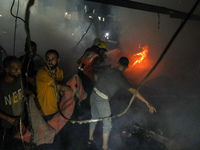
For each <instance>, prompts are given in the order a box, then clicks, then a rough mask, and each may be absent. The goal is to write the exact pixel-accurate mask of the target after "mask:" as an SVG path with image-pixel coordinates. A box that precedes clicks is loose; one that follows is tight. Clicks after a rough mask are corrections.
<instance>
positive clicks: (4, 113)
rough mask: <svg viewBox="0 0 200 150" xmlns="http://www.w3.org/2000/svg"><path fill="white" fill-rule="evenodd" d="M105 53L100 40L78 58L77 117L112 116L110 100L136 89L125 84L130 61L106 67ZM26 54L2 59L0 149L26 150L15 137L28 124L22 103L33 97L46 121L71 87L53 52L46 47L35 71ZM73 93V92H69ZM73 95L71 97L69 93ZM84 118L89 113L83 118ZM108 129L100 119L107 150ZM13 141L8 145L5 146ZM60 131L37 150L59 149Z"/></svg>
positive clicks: (108, 124)
mask: <svg viewBox="0 0 200 150" xmlns="http://www.w3.org/2000/svg"><path fill="white" fill-rule="evenodd" d="M30 47H31V50H32V51H31V52H32V53H33V55H35V54H36V53H37V44H36V43H35V42H33V41H31V42H30ZM107 51H108V47H107V44H106V43H105V42H104V41H101V40H98V41H95V43H94V45H92V46H91V47H89V48H88V49H87V50H86V51H85V52H84V54H83V55H82V57H81V58H80V59H79V60H78V61H77V63H78V68H77V70H78V73H77V74H78V76H79V78H80V79H81V81H82V85H83V88H84V90H85V92H86V93H87V98H86V100H85V101H83V105H82V107H81V108H80V109H79V112H78V114H77V119H80V118H79V117H80V116H81V117H82V118H84V116H87V117H88V116H91V118H92V119H99V118H104V117H110V116H111V109H110V103H109V101H110V99H111V98H112V96H113V95H114V94H115V93H116V92H118V91H119V90H121V89H126V90H128V91H129V92H130V93H132V94H135V91H136V90H135V89H134V88H133V87H132V86H131V85H130V84H129V82H128V80H127V79H126V77H125V76H124V75H123V71H124V70H125V69H127V68H128V65H129V60H128V58H127V57H121V58H120V59H119V61H118V66H117V67H116V68H111V65H108V66H103V65H102V62H104V60H105V59H106V57H107V56H106V52H107ZM32 58H33V57H32V56H30V50H29V46H28V45H27V43H26V44H25V55H23V56H21V57H20V58H17V57H15V56H8V57H6V58H5V59H4V61H3V67H4V75H3V77H2V78H1V81H0V84H1V85H0V119H1V130H0V132H1V137H0V142H1V143H0V145H1V149H11V150H12V149H15V150H16V149H22V148H26V146H24V143H23V142H22V141H21V140H20V139H16V138H15V137H14V135H15V134H17V132H19V125H20V123H21V122H23V123H24V124H25V126H29V125H30V124H29V123H30V122H29V119H28V115H27V110H26V109H27V108H26V105H25V102H26V100H27V99H29V98H34V99H35V102H36V103H37V106H38V109H39V110H40V112H41V113H42V116H43V119H44V120H45V121H46V122H48V121H49V120H51V119H52V117H53V116H54V115H55V114H56V113H58V111H59V110H58V106H57V105H58V103H57V101H58V100H60V99H61V97H62V95H63V92H65V91H72V88H71V87H70V86H68V85H66V84H64V83H63V79H64V72H63V70H62V69H61V68H60V67H59V62H60V57H59V53H58V51H57V50H54V49H50V50H48V51H47V52H46V54H45V58H46V65H45V66H43V67H41V68H40V69H39V70H37V71H35V67H34V62H33V60H32ZM72 93H73V91H72ZM72 96H74V93H73V94H72ZM136 97H137V98H138V99H139V100H141V101H142V102H144V103H145V104H146V106H147V107H148V108H149V112H150V113H151V114H153V113H154V112H156V109H155V108H154V107H153V106H152V105H151V104H150V103H149V102H148V101H147V100H146V99H145V98H144V97H143V96H142V95H141V94H140V93H137V94H136ZM88 114H89V115H88ZM95 127H96V123H94V122H93V123H90V126H89V129H88V132H89V137H88V142H87V145H88V148H90V147H91V146H92V145H93V144H95V141H94V137H93V135H94V131H95ZM111 129H112V120H111V119H108V120H105V121H103V135H102V138H103V143H102V147H101V149H103V150H108V149H109V146H108V142H109V135H110V132H111ZM10 143H13V144H10ZM59 145H60V136H59V133H58V134H57V136H56V137H55V138H54V142H53V143H52V144H43V145H41V146H40V149H42V150H43V149H48V150H51V149H52V150H59Z"/></svg>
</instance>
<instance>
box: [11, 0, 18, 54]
mask: <svg viewBox="0 0 200 150" xmlns="http://www.w3.org/2000/svg"><path fill="white" fill-rule="evenodd" d="M14 3H15V0H14V1H13V4H12V7H11V10H10V11H11V14H12V8H13V6H14ZM18 13H19V0H18V3H17V12H16V16H18ZM16 35H17V17H15V29H14V44H13V56H14V55H15V42H16Z"/></svg>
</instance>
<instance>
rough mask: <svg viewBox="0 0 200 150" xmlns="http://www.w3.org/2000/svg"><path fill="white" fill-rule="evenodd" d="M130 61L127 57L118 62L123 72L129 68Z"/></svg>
mask: <svg viewBox="0 0 200 150" xmlns="http://www.w3.org/2000/svg"><path fill="white" fill-rule="evenodd" d="M128 64H129V60H128V58H127V57H121V58H120V59H119V61H118V68H119V69H120V70H122V71H124V70H125V69H127V68H128Z"/></svg>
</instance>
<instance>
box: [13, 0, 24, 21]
mask: <svg viewBox="0 0 200 150" xmlns="http://www.w3.org/2000/svg"><path fill="white" fill-rule="evenodd" d="M14 4H15V0H13V3H12V5H11V8H10V14H11V15H12V16H13V17H14V18H18V19H20V20H21V21H23V22H25V20H24V19H22V18H21V17H18V16H15V15H14V14H13V13H12V9H13V6H14Z"/></svg>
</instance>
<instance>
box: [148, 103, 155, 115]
mask: <svg viewBox="0 0 200 150" xmlns="http://www.w3.org/2000/svg"><path fill="white" fill-rule="evenodd" d="M147 106H148V108H149V113H150V114H153V113H154V112H157V111H156V109H155V108H154V107H153V106H152V105H151V104H150V103H148V104H147Z"/></svg>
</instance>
